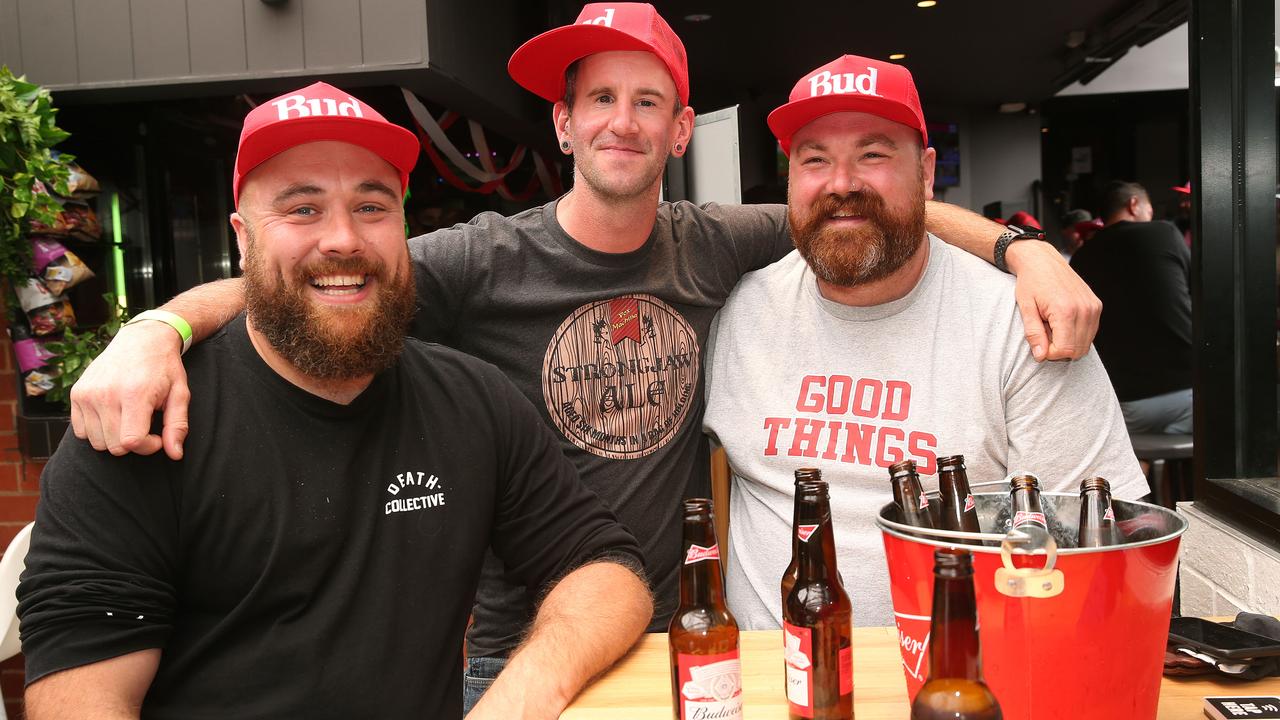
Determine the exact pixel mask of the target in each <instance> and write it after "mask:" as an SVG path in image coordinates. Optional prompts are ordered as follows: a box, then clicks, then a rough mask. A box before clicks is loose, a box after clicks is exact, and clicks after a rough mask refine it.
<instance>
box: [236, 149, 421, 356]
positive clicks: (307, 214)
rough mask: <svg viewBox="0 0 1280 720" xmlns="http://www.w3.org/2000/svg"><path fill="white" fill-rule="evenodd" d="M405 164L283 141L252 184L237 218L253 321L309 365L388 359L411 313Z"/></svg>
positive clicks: (278, 346) (284, 352)
mask: <svg viewBox="0 0 1280 720" xmlns="http://www.w3.org/2000/svg"><path fill="white" fill-rule="evenodd" d="M399 187H400V179H399V174H398V173H397V171H396V170H395V169H394V168H392V167H391V165H390V164H388V163H387V162H386V161H385V160H382V159H381V158H379V157H378V156H377V155H375V154H373V153H371V152H369V151H368V150H365V149H363V148H360V147H357V146H355V145H350V144H347V143H341V142H332V141H325V142H315V143H308V144H305V145H299V146H297V147H294V148H291V149H289V150H286V151H285V152H282V153H280V154H279V155H276V156H275V157H273V158H271V159H270V160H267V161H266V162H264V163H262V164H261V165H259V166H258V167H257V168H255V169H254V170H253V171H252V172H251V173H250V174H249V175H248V176H247V177H246V178H245V181H244V185H243V189H242V191H241V200H240V212H238V213H236V214H234V215H232V216H231V224H232V226H233V227H234V228H235V231H236V238H237V241H238V243H239V245H240V252H241V256H242V257H243V260H242V261H241V267H242V269H243V270H244V275H245V294H246V304H247V310H248V315H249V323H250V327H251V328H252V330H254V331H256V332H258V333H261V335H262V336H263V337H265V339H266V340H267V342H268V343H269V344H270V346H271V347H272V348H273V349H274V350H275V351H276V352H277V353H279V354H280V355H281V356H282V357H283V358H284V359H285V360H287V361H288V362H289V363H291V364H292V365H293V366H294V367H296V368H297V369H298V370H300V371H301V372H302V373H303V374H305V375H307V376H310V377H313V378H317V379H339V380H347V379H353V378H358V377H364V376H366V375H370V374H372V373H375V372H377V371H379V370H382V369H384V368H386V367H388V366H390V365H391V363H392V362H394V361H395V358H396V357H397V356H398V354H399V352H400V348H401V346H402V344H403V338H404V334H405V332H406V330H407V327H408V323H409V320H410V319H411V318H412V316H413V310H414V287H413V275H412V269H411V267H410V264H409V254H408V248H407V246H406V244H405V236H404V213H403V210H402V207H401V202H400V194H399V190H398V189H399Z"/></svg>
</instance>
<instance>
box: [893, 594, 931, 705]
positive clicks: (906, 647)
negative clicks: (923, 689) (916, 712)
mask: <svg viewBox="0 0 1280 720" xmlns="http://www.w3.org/2000/svg"><path fill="white" fill-rule="evenodd" d="M893 621H894V623H895V624H897V626H898V645H899V646H900V648H901V651H902V667H904V668H906V671H907V674H908V675H910V676H911V677H912V678H914V679H915V681H916V683H923V682H924V679H925V675H926V674H927V672H928V668H926V667H925V660H927V659H928V654H929V635H930V633H931V632H932V622H933V620H932V618H931V617H930V616H928V615H907V614H904V613H898V612H895V613H894V614H893ZM915 687H919V685H918V684H917V685H916V686H915Z"/></svg>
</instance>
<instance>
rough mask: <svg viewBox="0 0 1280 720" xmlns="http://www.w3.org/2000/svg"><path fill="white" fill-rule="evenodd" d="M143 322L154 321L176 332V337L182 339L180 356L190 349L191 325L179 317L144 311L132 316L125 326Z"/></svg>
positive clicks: (160, 312)
mask: <svg viewBox="0 0 1280 720" xmlns="http://www.w3.org/2000/svg"><path fill="white" fill-rule="evenodd" d="M143 320H155V321H157V322H162V323H164V324H165V325H168V326H169V327H171V328H173V329H174V330H176V331H177V332H178V337H181V338H182V354H183V355H186V354H187V351H188V350H190V349H191V324H190V323H188V322H187V321H186V320H183V319H182V316H181V315H178V314H176V313H171V312H169V311H168V310H146V311H144V312H140V313H138V314H137V315H134V316H133V317H132V318H130V320H129V322H127V323H125V325H132V324H134V323H136V322H142V321H143Z"/></svg>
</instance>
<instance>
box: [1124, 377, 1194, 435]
mask: <svg viewBox="0 0 1280 720" xmlns="http://www.w3.org/2000/svg"><path fill="white" fill-rule="evenodd" d="M1120 410H1121V412H1123V413H1124V424H1125V425H1126V426H1127V427H1128V428H1129V434H1130V435H1132V434H1135V433H1154V434H1170V435H1190V434H1191V388H1187V389H1186V390H1174V391H1173V392H1171V393H1165V394H1164V395H1157V396H1155V397H1149V398H1144V399H1142V400H1130V401H1128V402H1122V403H1120Z"/></svg>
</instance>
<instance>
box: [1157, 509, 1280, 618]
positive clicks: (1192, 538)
mask: <svg viewBox="0 0 1280 720" xmlns="http://www.w3.org/2000/svg"><path fill="white" fill-rule="evenodd" d="M1178 512H1180V513H1182V515H1183V516H1184V517H1186V518H1187V522H1188V524H1189V527H1188V528H1187V533H1186V535H1184V536H1183V537H1182V565H1181V567H1180V569H1179V572H1178V577H1179V579H1180V580H1181V586H1182V594H1181V605H1182V608H1181V609H1182V614H1183V615H1231V616H1234V615H1235V614H1236V613H1238V612H1240V611H1242V610H1244V611H1248V612H1254V613H1263V614H1266V615H1280V548H1276V547H1275V546H1274V545H1272V544H1271V543H1269V542H1267V541H1266V540H1263V539H1261V538H1257V537H1254V536H1253V535H1251V534H1250V533H1249V532H1248V531H1247V530H1245V529H1242V528H1239V527H1235V526H1233V525H1230V524H1228V523H1226V522H1224V521H1223V520H1222V518H1219V517H1218V516H1216V515H1214V514H1212V513H1209V512H1207V511H1205V510H1203V509H1202V508H1198V507H1196V504H1195V503H1178Z"/></svg>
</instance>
